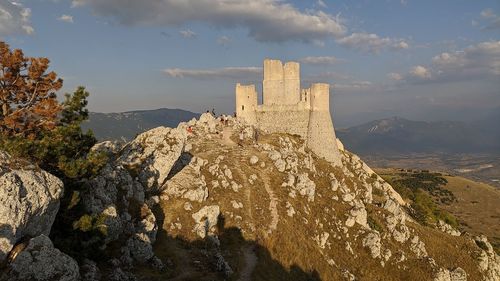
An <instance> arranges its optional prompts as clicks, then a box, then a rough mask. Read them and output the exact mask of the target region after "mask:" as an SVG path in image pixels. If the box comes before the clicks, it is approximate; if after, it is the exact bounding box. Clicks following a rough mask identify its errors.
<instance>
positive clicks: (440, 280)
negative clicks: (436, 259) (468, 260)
mask: <svg viewBox="0 0 500 281" xmlns="http://www.w3.org/2000/svg"><path fill="white" fill-rule="evenodd" d="M434 281H467V273H466V272H465V270H463V269H462V268H460V267H457V268H455V269H454V270H451V271H450V270H448V269H445V268H440V269H439V271H438V273H437V274H436V275H435V276H434Z"/></svg>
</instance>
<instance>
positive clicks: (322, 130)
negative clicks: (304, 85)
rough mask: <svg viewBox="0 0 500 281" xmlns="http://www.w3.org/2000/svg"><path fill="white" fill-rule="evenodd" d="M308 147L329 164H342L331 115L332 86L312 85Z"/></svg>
mask: <svg viewBox="0 0 500 281" xmlns="http://www.w3.org/2000/svg"><path fill="white" fill-rule="evenodd" d="M307 147H308V148H310V149H311V150H312V151H314V153H316V155H318V156H320V157H323V158H325V159H326V160H327V161H329V162H332V163H334V164H336V165H341V164H342V161H341V158H340V152H339V149H338V146H337V138H336V136H335V130H334V128H333V121H332V117H331V115H330V85H328V84H312V85H311V111H310V113H309V127H308V132H307Z"/></svg>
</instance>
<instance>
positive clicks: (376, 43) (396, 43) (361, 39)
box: [337, 32, 410, 53]
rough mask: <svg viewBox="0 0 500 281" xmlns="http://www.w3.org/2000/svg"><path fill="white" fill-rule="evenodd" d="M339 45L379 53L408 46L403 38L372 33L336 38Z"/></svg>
mask: <svg viewBox="0 0 500 281" xmlns="http://www.w3.org/2000/svg"><path fill="white" fill-rule="evenodd" d="M337 43H339V44H340V45H341V46H344V47H347V48H351V49H355V50H359V51H363V52H371V53H379V52H380V51H382V50H383V49H387V48H390V49H395V50H401V49H408V48H409V47H410V46H409V45H408V43H406V42H405V41H404V40H403V39H395V38H388V37H385V38H381V37H379V36H378V35H377V34H373V33H365V32H362V33H352V34H351V35H349V36H346V37H342V38H340V39H337Z"/></svg>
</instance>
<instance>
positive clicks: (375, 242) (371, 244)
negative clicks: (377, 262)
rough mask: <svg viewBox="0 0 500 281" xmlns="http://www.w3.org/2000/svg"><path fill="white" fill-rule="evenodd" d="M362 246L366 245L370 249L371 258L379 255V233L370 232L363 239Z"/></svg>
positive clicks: (380, 245)
mask: <svg viewBox="0 0 500 281" xmlns="http://www.w3.org/2000/svg"><path fill="white" fill-rule="evenodd" d="M363 247H366V248H368V249H369V250H370V253H371V255H372V258H377V257H379V256H380V250H381V247H382V244H381V243H380V235H379V234H378V232H370V233H369V234H368V235H367V236H366V237H365V238H364V239H363ZM389 257H390V254H389ZM387 259H389V258H387Z"/></svg>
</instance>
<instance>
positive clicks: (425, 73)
mask: <svg viewBox="0 0 500 281" xmlns="http://www.w3.org/2000/svg"><path fill="white" fill-rule="evenodd" d="M410 75H412V76H413V77H416V78H419V79H430V78H431V76H432V75H431V72H430V71H429V69H427V68H425V67H424V66H421V65H417V66H414V67H413V68H412V69H411V70H410Z"/></svg>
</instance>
